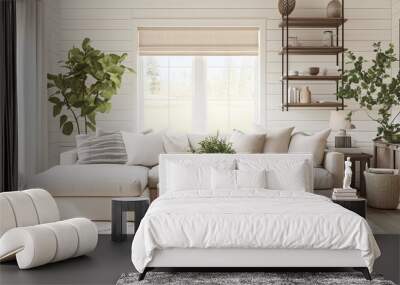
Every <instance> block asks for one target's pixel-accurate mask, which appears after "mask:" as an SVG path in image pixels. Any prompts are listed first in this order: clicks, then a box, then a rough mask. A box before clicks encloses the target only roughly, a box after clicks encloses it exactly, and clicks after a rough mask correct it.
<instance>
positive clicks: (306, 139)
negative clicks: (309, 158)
mask: <svg viewBox="0 0 400 285" xmlns="http://www.w3.org/2000/svg"><path fill="white" fill-rule="evenodd" d="M330 133H331V129H327V130H323V131H320V132H318V133H315V134H313V135H307V134H305V133H295V134H293V136H292V139H291V140H290V144H289V153H312V155H313V158H314V167H318V166H320V165H321V164H322V161H323V159H324V151H325V148H326V143H327V140H328V137H329V134H330Z"/></svg>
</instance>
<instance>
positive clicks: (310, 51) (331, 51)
mask: <svg viewBox="0 0 400 285" xmlns="http://www.w3.org/2000/svg"><path fill="white" fill-rule="evenodd" d="M346 50H347V49H344V48H342V47H324V46H306V47H292V46H289V50H288V48H287V47H283V48H282V50H281V51H280V53H279V54H282V53H283V54H286V53H287V52H289V54H296V55H337V54H339V53H342V52H345V51H346Z"/></svg>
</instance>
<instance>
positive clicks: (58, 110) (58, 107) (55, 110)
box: [53, 104, 62, 117]
mask: <svg viewBox="0 0 400 285" xmlns="http://www.w3.org/2000/svg"><path fill="white" fill-rule="evenodd" d="M61 109H62V105H61V104H56V105H54V106H53V117H56V116H58V115H59V114H60V113H61Z"/></svg>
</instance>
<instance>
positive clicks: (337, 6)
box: [326, 0, 342, 18]
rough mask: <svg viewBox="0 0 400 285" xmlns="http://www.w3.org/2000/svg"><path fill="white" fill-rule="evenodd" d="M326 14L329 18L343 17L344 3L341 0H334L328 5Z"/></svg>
mask: <svg viewBox="0 0 400 285" xmlns="http://www.w3.org/2000/svg"><path fill="white" fill-rule="evenodd" d="M326 16H327V17H328V18H340V17H342V3H340V1H339V0H332V1H331V2H329V4H328V6H327V7H326Z"/></svg>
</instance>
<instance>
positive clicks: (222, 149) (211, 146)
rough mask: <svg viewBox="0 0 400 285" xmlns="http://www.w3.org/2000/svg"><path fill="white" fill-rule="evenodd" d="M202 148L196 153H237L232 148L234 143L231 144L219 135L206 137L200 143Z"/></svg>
mask: <svg viewBox="0 0 400 285" xmlns="http://www.w3.org/2000/svg"><path fill="white" fill-rule="evenodd" d="M199 145H200V147H199V148H198V149H197V150H196V151H195V153H235V150H234V149H233V148H232V143H229V142H227V141H226V139H224V138H220V137H219V134H218V133H217V135H216V136H209V137H206V138H205V139H204V140H202V141H201V142H199Z"/></svg>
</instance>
